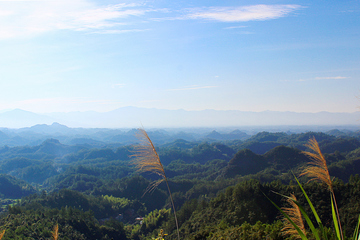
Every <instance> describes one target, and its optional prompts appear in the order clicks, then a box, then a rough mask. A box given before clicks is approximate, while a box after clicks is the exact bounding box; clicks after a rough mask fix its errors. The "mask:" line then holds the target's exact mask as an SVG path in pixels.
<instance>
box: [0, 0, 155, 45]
mask: <svg viewBox="0 0 360 240" xmlns="http://www.w3.org/2000/svg"><path fill="white" fill-rule="evenodd" d="M0 9H1V10H0V38H2V39H5V38H13V37H19V36H29V35H30V36H31V35H34V34H40V33H44V32H49V31H54V30H72V31H88V32H91V31H97V32H101V31H100V30H105V33H123V32H129V31H134V30H118V27H119V26H124V25H127V24H128V22H126V21H125V19H129V18H131V17H139V16H142V15H144V14H146V13H147V12H150V11H156V10H155V9H149V8H147V9H146V8H144V7H143V6H142V5H137V4H124V3H122V4H114V5H107V6H97V5H95V4H94V3H91V2H90V1H87V0H73V1H66V0H64V1H0ZM113 28H116V30H114V29H113ZM111 31H112V32H111ZM135 31H139V30H135Z"/></svg>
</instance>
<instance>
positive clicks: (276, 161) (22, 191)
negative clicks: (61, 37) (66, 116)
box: [0, 131, 360, 239]
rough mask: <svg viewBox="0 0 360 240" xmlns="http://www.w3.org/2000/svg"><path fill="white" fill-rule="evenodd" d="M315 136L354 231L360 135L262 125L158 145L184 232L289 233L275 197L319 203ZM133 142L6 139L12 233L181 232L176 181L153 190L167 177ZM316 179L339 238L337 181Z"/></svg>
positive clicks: (1, 187) (347, 227) (5, 192)
mask: <svg viewBox="0 0 360 240" xmlns="http://www.w3.org/2000/svg"><path fill="white" fill-rule="evenodd" d="M312 137H315V138H316V139H317V140H318V141H319V145H320V148H321V150H322V152H323V153H324V157H325V158H326V160H327V164H328V169H329V174H330V175H331V176H335V177H336V178H335V179H333V180H332V188H333V192H334V194H335V195H336V200H337V205H338V208H339V216H340V222H341V223H342V226H343V234H344V239H347V238H349V237H352V234H353V230H354V229H355V227H356V225H357V220H358V216H359V213H360V177H359V176H358V175H356V173H358V172H359V169H360V166H359V163H360V161H359V160H360V134H359V133H357V132H340V131H332V132H329V133H328V134H325V133H314V132H309V133H303V134H290V135H289V134H285V133H268V132H262V133H258V134H257V135H254V136H252V137H251V138H249V139H247V140H245V141H240V140H224V141H222V142H218V141H212V140H211V139H209V140H208V141H207V142H188V141H185V140H177V141H175V142H171V143H166V144H164V145H160V146H159V147H157V149H156V150H157V152H158V153H159V157H160V159H161V162H162V163H163V164H164V172H166V177H167V180H168V184H169V187H170V189H171V191H172V194H173V201H174V206H176V213H177V220H178V225H179V235H180V238H181V239H265V238H267V239H287V238H289V236H287V235H284V234H283V233H282V231H281V230H282V228H283V227H284V223H283V221H281V218H280V213H279V211H278V210H277V209H276V208H275V207H274V206H273V204H272V203H271V202H270V201H269V200H268V199H267V197H269V198H270V199H271V200H272V201H273V202H274V203H275V204H277V205H278V206H283V205H284V204H285V202H284V200H283V198H282V197H281V195H287V196H289V195H290V194H292V193H293V194H294V195H295V196H296V197H297V198H298V199H297V200H298V202H299V204H301V205H302V206H304V209H305V211H306V212H311V209H310V207H309V206H308V205H307V200H306V198H305V197H304V196H303V195H302V190H301V188H300V187H299V185H298V184H297V183H296V181H295V180H294V178H293V173H295V174H297V173H300V171H301V167H303V166H304V164H305V163H307V162H308V160H309V159H308V158H307V157H306V156H305V155H304V154H303V153H302V151H304V150H308V149H307V148H306V146H305V145H304V144H305V143H307V141H308V140H309V139H310V138H312ZM132 149H133V147H132V146H131V145H127V146H121V147H116V148H114V147H113V146H111V145H109V146H105V147H104V148H92V147H90V146H86V145H63V144H61V143H60V141H58V140H55V139H50V140H47V141H45V142H44V143H42V144H40V145H37V146H33V147H31V146H19V147H6V146H4V147H2V148H1V149H0V159H1V161H0V170H1V171H2V174H1V175H0V194H1V197H2V203H3V206H4V210H3V213H2V215H1V218H0V230H3V229H6V232H5V234H4V237H3V239H41V238H43V239H51V238H52V233H53V229H54V226H55V225H57V224H58V227H59V228H58V233H59V239H111V238H113V239H151V238H157V237H158V236H159V233H161V230H162V231H163V233H165V234H167V235H166V236H165V237H164V238H165V239H176V238H177V231H176V229H177V227H176V222H175V218H174V215H173V211H171V199H170V198H169V194H168V189H167V186H166V185H165V184H164V185H162V184H160V185H159V186H158V187H157V188H154V189H153V192H152V193H151V194H145V195H144V192H145V191H146V189H147V188H148V186H149V184H150V183H151V182H152V181H153V180H155V181H156V180H158V179H159V178H158V176H157V175H156V174H151V173H150V174H149V173H142V174H141V175H139V174H138V173H136V171H135V168H134V166H133V165H131V164H129V163H130V161H131V160H130V158H129V156H130V155H131V154H132ZM307 180H308V179H307V178H306V176H304V177H301V178H300V181H301V182H302V184H303V187H304V190H305V191H306V192H307V193H308V196H309V199H311V201H312V202H313V203H314V207H315V208H316V209H317V213H318V215H319V217H320V218H321V219H326V220H324V222H323V225H324V229H325V230H324V231H325V232H326V234H327V236H328V237H329V239H334V237H335V236H336V235H335V232H334V225H333V224H332V219H333V218H332V216H331V212H332V210H331V202H330V199H329V193H328V190H327V188H328V187H327V186H326V185H324V184H323V183H318V182H307ZM275 192H276V193H275ZM266 196H267V197H266ZM9 204H10V205H9ZM309 216H310V219H311V220H312V221H314V222H315V221H316V219H314V218H313V217H312V216H311V215H309ZM327 219H328V220H327ZM306 228H307V226H306ZM265 236H266V237H265ZM310 237H311V236H310Z"/></svg>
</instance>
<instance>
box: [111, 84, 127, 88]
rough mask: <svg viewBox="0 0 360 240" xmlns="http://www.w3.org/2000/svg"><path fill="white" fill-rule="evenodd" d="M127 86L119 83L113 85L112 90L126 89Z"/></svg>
mask: <svg viewBox="0 0 360 240" xmlns="http://www.w3.org/2000/svg"><path fill="white" fill-rule="evenodd" d="M125 85H126V84H124V83H117V84H114V85H112V86H111V87H112V88H123V87H125Z"/></svg>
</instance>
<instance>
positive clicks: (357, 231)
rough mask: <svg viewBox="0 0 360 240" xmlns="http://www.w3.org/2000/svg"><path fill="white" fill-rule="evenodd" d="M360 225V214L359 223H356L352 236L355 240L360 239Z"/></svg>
mask: <svg viewBox="0 0 360 240" xmlns="http://www.w3.org/2000/svg"><path fill="white" fill-rule="evenodd" d="M359 226H360V215H359V219H358V222H357V225H356V228H355V231H354V234H353V237H352V239H353V240H358V239H359V238H360V236H359Z"/></svg>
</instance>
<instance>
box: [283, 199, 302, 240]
mask: <svg viewBox="0 0 360 240" xmlns="http://www.w3.org/2000/svg"><path fill="white" fill-rule="evenodd" d="M290 197H291V198H292V199H294V200H295V201H296V200H297V199H296V197H295V195H294V194H291V195H290ZM292 199H290V198H288V199H286V201H287V202H288V203H289V205H290V207H283V208H282V210H283V211H284V212H285V213H286V214H287V215H288V216H289V218H290V219H291V220H292V221H293V222H294V223H295V224H296V225H297V226H298V227H299V228H300V230H301V231H302V232H303V233H304V235H305V234H306V232H305V226H304V221H303V218H302V215H301V211H300V209H299V206H298V205H296V204H295V203H294V201H293V200H292ZM283 223H284V227H283V228H282V229H281V230H282V232H283V234H284V235H289V236H292V239H301V236H300V235H299V233H298V231H297V230H296V229H295V227H294V226H293V225H292V224H291V223H290V221H289V220H288V219H287V218H285V217H284V218H283Z"/></svg>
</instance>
